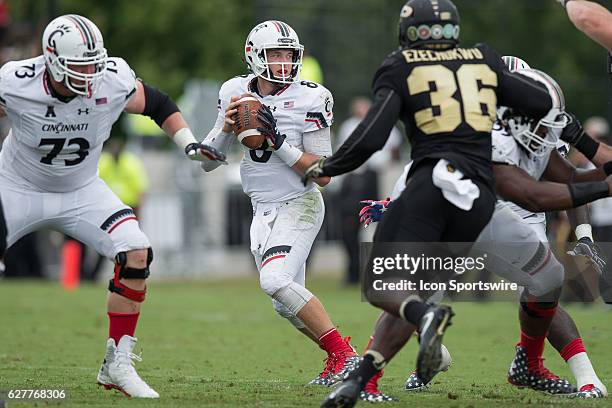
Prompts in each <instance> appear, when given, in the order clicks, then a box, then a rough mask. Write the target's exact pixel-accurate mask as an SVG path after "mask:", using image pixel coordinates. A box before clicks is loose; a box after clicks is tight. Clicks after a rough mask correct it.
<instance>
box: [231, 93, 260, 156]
mask: <svg viewBox="0 0 612 408" xmlns="http://www.w3.org/2000/svg"><path fill="white" fill-rule="evenodd" d="M238 102H240V105H238V107H237V109H238V112H237V113H236V116H235V123H234V126H233V128H234V133H235V134H236V136H237V137H238V141H239V142H240V143H242V144H243V145H245V146H246V147H248V148H249V149H257V148H259V147H261V145H262V144H263V142H264V140H265V137H264V136H263V135H262V134H261V133H260V132H259V131H258V130H257V128H258V127H261V122H260V121H259V119H258V118H257V111H258V110H259V108H261V102H259V101H258V100H257V99H256V98H255V97H253V96H245V97H244V98H242V99H240V100H239V101H238Z"/></svg>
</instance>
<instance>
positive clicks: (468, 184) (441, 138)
mask: <svg viewBox="0 0 612 408" xmlns="http://www.w3.org/2000/svg"><path fill="white" fill-rule="evenodd" d="M399 39H400V47H401V48H400V49H399V50H397V51H396V52H394V53H392V54H390V55H389V56H388V57H387V58H386V59H385V61H384V62H383V64H382V66H381V67H380V68H379V70H378V71H377V73H376V74H375V77H374V81H373V82H374V84H373V93H374V95H375V96H374V98H375V102H374V104H373V106H372V108H371V109H370V111H369V113H368V115H367V116H366V118H365V119H364V120H363V122H362V123H361V124H360V125H359V126H358V128H357V129H356V130H355V131H354V132H353V134H352V135H351V137H350V138H349V139H348V140H347V141H346V142H345V143H344V144H343V145H342V147H340V149H339V150H338V152H336V153H335V154H334V155H332V156H331V157H329V158H326V159H321V160H319V161H318V162H316V163H313V164H312V165H311V166H310V167H309V169H308V170H307V172H306V174H305V177H304V179H305V180H307V179H310V178H315V177H321V176H334V175H339V174H343V173H346V172H349V171H351V170H353V169H355V168H357V167H359V166H360V165H361V164H362V163H363V162H365V161H366V160H367V159H368V158H369V157H370V156H371V155H372V154H373V152H375V151H377V150H379V149H380V148H381V147H382V146H383V145H384V143H385V141H386V137H387V133H386V132H389V130H390V129H391V127H392V126H393V125H394V124H395V122H396V121H397V119H399V118H401V119H402V121H403V122H404V124H405V126H406V129H407V133H408V135H409V137H410V139H411V142H412V147H413V151H412V156H413V158H414V164H413V166H412V168H411V171H410V174H409V175H408V180H409V181H408V182H407V186H406V189H405V190H404V192H403V193H402V194H401V196H400V198H399V202H401V204H400V205H397V206H396V205H394V206H393V207H391V208H390V210H389V214H387V216H386V217H385V218H384V219H383V222H382V224H381V225H380V226H379V227H378V229H377V231H376V235H375V236H374V245H373V248H372V254H370V260H372V259H373V258H374V257H375V256H377V255H378V251H384V250H385V249H386V248H385V246H384V245H383V244H382V243H384V242H464V243H466V244H465V245H464V249H463V250H464V251H466V250H468V249H469V247H470V245H471V244H470V242H474V241H475V240H476V238H477V237H478V235H479V234H480V232H481V230H482V229H483V228H484V226H485V225H486V224H487V223H488V221H489V219H490V218H491V215H492V214H493V210H494V206H495V193H494V186H493V178H492V176H491V129H492V126H493V123H494V121H495V117H496V107H497V105H498V104H499V105H505V106H508V105H510V106H512V107H514V108H519V109H522V110H524V111H525V112H528V114H529V115H530V116H533V117H534V118H542V117H544V116H546V115H548V114H551V111H552V110H553V109H552V108H553V107H554V106H553V103H552V102H553V101H552V98H551V97H550V95H549V93H548V92H547V90H546V89H545V88H544V87H543V86H542V85H541V84H540V83H538V82H537V81H533V80H531V79H530V78H526V77H522V76H519V75H515V74H512V73H510V72H509V71H508V69H507V68H506V66H505V65H504V64H503V62H502V60H501V58H500V57H499V55H497V54H496V53H495V51H493V50H492V49H490V48H489V47H487V46H486V45H478V46H476V47H473V48H461V47H458V42H459V13H458V12H457V9H456V7H455V6H454V4H453V3H452V2H451V1H450V0H411V1H408V2H407V3H406V4H405V5H404V7H403V8H402V10H401V13H400V24H399ZM399 278H400V277H399V276H394V277H393V279H399ZM373 292H374V291H369V290H366V291H365V295H366V297H368V300H369V301H370V302H371V303H372V304H374V305H375V306H377V307H380V308H381V309H383V310H384V311H385V312H386V313H385V314H384V315H383V317H382V318H381V319H379V320H378V322H377V325H376V328H375V335H374V340H373V342H372V345H371V347H370V350H368V351H367V352H366V354H365V355H364V357H363V360H362V362H361V363H360V364H359V366H358V368H357V369H356V370H355V371H353V372H352V373H351V374H349V376H348V378H347V379H346V380H345V381H344V382H343V384H342V385H340V386H339V387H338V388H336V389H335V390H334V391H333V392H332V393H331V394H330V395H329V396H328V397H327V399H326V400H325V401H324V402H323V405H322V406H325V407H337V406H347V407H349V406H353V405H354V404H355V402H356V399H357V397H358V396H359V392H360V390H361V389H363V387H364V386H365V384H366V383H367V382H368V381H369V380H370V379H371V378H372V377H374V376H375V375H376V374H377V373H378V372H379V371H380V370H381V369H382V368H383V367H384V365H385V364H386V363H387V362H388V361H389V360H390V359H392V358H393V356H394V355H395V354H396V353H397V352H398V351H399V350H400V349H401V347H402V346H403V345H404V344H405V343H406V341H407V340H408V339H409V338H410V336H411V334H412V332H413V331H414V330H415V329H418V330H419V332H420V333H421V337H420V339H421V342H420V347H419V353H418V355H417V370H418V374H419V377H420V378H421V380H423V381H424V382H428V381H429V379H431V378H432V377H433V376H434V375H435V374H436V373H437V372H438V370H439V366H440V363H441V361H442V349H441V340H442V336H443V333H444V331H445V329H446V328H447V327H448V326H449V323H450V320H451V317H452V315H453V312H452V310H451V309H450V307H448V306H443V305H431V306H430V305H428V304H427V303H426V302H425V301H424V300H423V299H422V298H421V297H420V296H419V294H418V293H415V292H414V291H412V292H411V291H405V292H404V293H395V294H394V295H389V296H387V297H386V298H385V299H384V301H383V300H382V299H377V300H374V299H373V298H372V296H373V295H375V293H373ZM553 313H554V312H553ZM551 317H552V316H551ZM542 320H544V325H543V326H544V327H546V326H547V323H548V322H547V321H546V319H542ZM384 322H387V323H388V325H390V326H391V327H393V326H397V330H390V331H389V330H388V331H386V332H385V333H378V328H379V325H380V324H381V323H384ZM405 322H408V323H409V325H406V324H405ZM406 326H408V327H406ZM540 329H541V328H540V327H538V328H537V329H535V328H534V331H535V330H540ZM381 334H382V335H381ZM379 335H381V336H380V337H379Z"/></svg>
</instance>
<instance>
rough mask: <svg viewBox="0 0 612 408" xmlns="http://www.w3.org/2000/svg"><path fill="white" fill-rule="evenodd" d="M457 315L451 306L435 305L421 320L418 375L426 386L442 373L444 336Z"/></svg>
mask: <svg viewBox="0 0 612 408" xmlns="http://www.w3.org/2000/svg"><path fill="white" fill-rule="evenodd" d="M454 315H455V313H454V312H453V310H452V309H451V307H450V306H446V305H433V306H431V307H430V308H429V309H427V312H426V313H425V314H424V315H423V317H422V318H421V321H420V323H419V333H420V340H421V341H420V344H419V354H418V355H417V367H416V368H417V369H416V371H417V373H418V376H419V379H420V380H421V382H423V383H424V384H429V382H430V381H431V380H432V379H433V378H434V376H435V375H436V374H438V372H440V366H441V363H442V349H441V347H442V336H444V331H445V330H446V328H447V327H448V326H450V325H451V318H452V317H453V316H454Z"/></svg>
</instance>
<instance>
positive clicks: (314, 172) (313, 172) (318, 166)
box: [302, 157, 325, 185]
mask: <svg viewBox="0 0 612 408" xmlns="http://www.w3.org/2000/svg"><path fill="white" fill-rule="evenodd" d="M324 165H325V157H322V158H320V159H319V160H317V161H316V162H314V163H312V164H311V165H310V167H308V168H307V169H306V172H305V173H304V175H303V176H302V184H304V185H306V184H308V181H310V180H312V179H316V178H319V177H322V176H325V174H324V170H323V166H324Z"/></svg>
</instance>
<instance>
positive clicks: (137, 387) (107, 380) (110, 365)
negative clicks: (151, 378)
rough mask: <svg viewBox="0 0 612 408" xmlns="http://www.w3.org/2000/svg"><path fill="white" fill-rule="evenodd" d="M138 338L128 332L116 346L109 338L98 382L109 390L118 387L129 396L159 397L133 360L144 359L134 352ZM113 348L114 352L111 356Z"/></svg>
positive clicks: (117, 388)
mask: <svg viewBox="0 0 612 408" xmlns="http://www.w3.org/2000/svg"><path fill="white" fill-rule="evenodd" d="M136 340H137V339H136V338H134V337H131V336H128V335H127V334H126V335H124V336H123V337H121V339H120V340H119V344H118V345H117V347H116V348H115V347H114V345H115V341H114V340H113V339H108V341H107V343H106V357H105V360H104V361H105V362H104V363H103V364H102V367H101V368H100V372H99V373H98V383H99V384H101V385H103V386H104V388H106V389H107V390H110V389H116V390H119V391H121V392H123V393H124V394H125V395H127V396H129V397H136V398H159V394H158V393H157V392H156V391H155V390H154V389H153V388H151V387H149V386H148V385H147V383H145V382H144V381H143V380H142V378H140V377H139V376H138V373H137V372H136V369H135V368H134V361H133V360H136V361H142V358H141V357H140V356H139V355H136V354H134V353H133V352H132V351H133V350H134V346H135V345H136ZM113 348H114V354H113V355H112V357H109V355H110V354H111V353H112V349H113Z"/></svg>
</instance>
